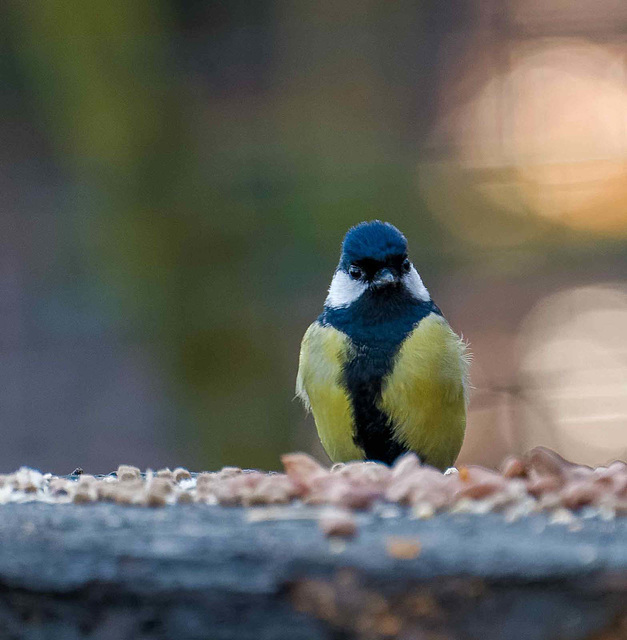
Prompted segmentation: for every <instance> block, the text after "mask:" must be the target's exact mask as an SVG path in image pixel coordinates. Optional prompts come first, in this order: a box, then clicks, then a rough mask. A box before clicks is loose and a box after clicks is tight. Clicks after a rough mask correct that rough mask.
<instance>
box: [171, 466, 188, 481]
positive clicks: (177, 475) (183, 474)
mask: <svg viewBox="0 0 627 640" xmlns="http://www.w3.org/2000/svg"><path fill="white" fill-rule="evenodd" d="M173 473H174V479H175V480H176V481H177V482H180V481H181V480H190V479H191V477H192V474H191V473H190V472H189V471H188V470H187V469H183V467H177V468H176V469H174V472H173Z"/></svg>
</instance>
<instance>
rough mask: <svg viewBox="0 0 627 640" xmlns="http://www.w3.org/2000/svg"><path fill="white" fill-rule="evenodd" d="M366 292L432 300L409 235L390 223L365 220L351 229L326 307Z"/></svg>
mask: <svg viewBox="0 0 627 640" xmlns="http://www.w3.org/2000/svg"><path fill="white" fill-rule="evenodd" d="M365 293H367V294H368V295H371V296H373V297H379V296H380V297H382V298H384V297H385V298H387V297H389V296H390V295H394V294H404V295H406V294H409V295H411V296H413V297H414V298H416V299H418V300H422V301H424V302H426V301H428V300H430V296H429V292H428V291H427V289H426V287H425V286H424V284H423V283H422V280H421V278H420V276H419V275H418V272H417V271H416V269H415V267H414V265H413V264H412V263H411V261H410V260H409V257H408V255H407V240H406V238H405V236H404V235H403V234H402V233H401V232H400V231H399V230H398V229H397V228H396V227H394V226H393V225H391V224H390V223H388V222H380V221H379V220H375V221H373V222H362V223H361V224H358V225H357V226H355V227H352V228H351V229H349V230H348V232H347V234H346V236H345V237H344V242H343V243H342V255H341V257H340V263H339V264H338V267H337V269H336V270H335V274H334V275H333V280H332V281H331V286H330V287H329V295H328V296H327V299H326V302H325V306H326V307H330V308H338V307H347V306H349V305H351V304H352V303H353V302H355V301H356V300H358V299H359V298H361V296H362V295H363V294H365Z"/></svg>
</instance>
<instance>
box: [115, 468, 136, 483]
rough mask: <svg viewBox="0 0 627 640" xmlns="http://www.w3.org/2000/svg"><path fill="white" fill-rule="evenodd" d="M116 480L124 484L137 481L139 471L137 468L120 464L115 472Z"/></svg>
mask: <svg viewBox="0 0 627 640" xmlns="http://www.w3.org/2000/svg"><path fill="white" fill-rule="evenodd" d="M117 476H118V480H119V481H120V482H126V481H128V480H138V479H139V478H141V471H140V470H139V469H138V468H137V467H132V466H130V465H127V464H121V465H120V466H119V467H118V471H117Z"/></svg>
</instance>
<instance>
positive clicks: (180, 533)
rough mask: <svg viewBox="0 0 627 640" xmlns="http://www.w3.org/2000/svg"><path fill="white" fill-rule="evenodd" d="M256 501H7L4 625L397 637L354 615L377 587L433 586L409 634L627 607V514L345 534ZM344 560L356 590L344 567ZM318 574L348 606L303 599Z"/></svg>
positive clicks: (170, 634)
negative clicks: (413, 548)
mask: <svg viewBox="0 0 627 640" xmlns="http://www.w3.org/2000/svg"><path fill="white" fill-rule="evenodd" d="M286 509H290V510H291V513H293V514H295V515H297V516H307V515H312V514H313V513H314V512H313V511H312V509H311V508H306V507H286ZM248 513H249V510H247V509H242V508H224V507H210V506H199V505H178V506H172V507H166V508H162V509H147V508H138V507H121V506H118V505H113V504H93V505H81V506H78V505H76V506H75V505H46V504H37V503H26V504H8V505H5V506H2V507H0V629H5V630H6V635H4V636H3V635H2V634H0V638H4V637H7V638H29V639H30V638H33V639H34V638H57V637H59V638H64V639H66V638H67V639H71V638H101V637H102V638H105V637H108V638H116V639H117V640H125V638H129V639H130V638H140V639H146V640H149V639H150V640H152V639H154V640H158V639H161V638H163V639H165V638H174V637H176V638H177V639H179V640H185V639H187V638H190V639H192V638H205V637H206V638H225V639H226V638H235V639H237V640H246V639H247V638H251V640H252V639H253V638H254V639H255V640H259V639H264V638H290V639H291V638H294V639H297V638H303V639H310V638H311V639H312V640H313V639H318V638H333V639H337V638H349V637H362V636H363V637H374V638H378V637H390V636H385V635H376V633H375V631H373V633H375V635H370V636H368V635H367V634H366V635H364V631H363V629H361V630H360V629H358V628H357V627H358V625H357V623H355V622H354V621H353V620H352V619H351V616H352V617H353V618H354V617H355V616H360V615H362V613H368V611H367V610H368V607H369V606H371V605H369V604H368V603H369V602H371V601H372V597H373V594H377V597H379V596H380V597H382V598H384V599H385V600H386V602H387V603H388V605H389V607H391V608H392V609H394V607H395V603H396V602H400V599H401V598H402V597H404V596H405V595H406V594H426V595H428V597H429V598H431V599H432V600H434V601H435V602H437V605H438V609H439V611H440V613H441V614H442V615H440V613H438V616H436V617H431V618H430V617H429V615H427V616H426V618H425V619H420V618H419V617H418V618H416V619H414V618H412V619H411V620H406V619H401V623H402V624H401V628H402V629H403V631H402V632H403V633H405V634H406V637H407V638H411V637H419V636H418V635H416V634H418V633H427V632H431V631H433V632H436V631H437V632H438V633H443V634H445V635H444V637H450V638H463V639H466V638H468V639H471V640H474V639H477V640H489V639H490V638H494V639H497V640H500V639H501V638H502V639H503V640H505V638H507V640H527V639H529V640H549V639H553V638H555V639H557V638H560V639H562V640H582V639H584V638H588V637H590V636H591V634H592V633H594V632H597V631H599V630H602V629H607V628H610V627H611V625H612V624H618V623H615V622H614V621H615V620H616V619H617V617H620V616H621V615H627V604H626V603H627V518H622V519H621V518H618V519H616V520H611V521H603V520H600V519H580V520H578V521H577V522H576V523H575V524H574V525H573V526H570V527H569V526H567V525H555V524H553V525H552V524H549V520H548V519H547V518H546V517H545V516H542V515H533V516H530V517H527V518H523V519H520V520H517V521H516V522H512V523H510V522H507V521H506V520H505V519H504V518H503V517H502V516H501V515H499V514H488V515H470V514H469V515H465V514H456V515H449V514H446V515H439V516H437V517H435V518H432V519H430V520H412V519H410V518H409V516H408V514H407V513H402V515H401V516H400V517H397V518H381V517H379V516H378V515H376V514H372V513H363V514H358V515H357V519H358V523H359V532H358V535H357V536H356V537H355V538H354V539H353V540H349V541H347V542H346V544H345V546H344V548H342V546H343V545H339V546H338V544H337V543H333V542H330V541H329V540H328V539H326V538H325V537H324V536H323V535H322V533H321V532H320V531H319V529H318V526H317V523H316V522H315V520H313V519H295V520H284V519H279V520H265V521H260V522H249V521H248V518H247V514H248ZM392 538H403V539H405V538H410V539H416V540H418V541H419V543H420V553H419V555H418V556H417V557H416V558H413V559H408V560H403V559H399V558H395V557H392V556H391V555H390V553H389V549H388V544H389V541H390V539H392ZM347 568H349V569H350V570H351V576H352V578H351V580H353V583H352V584H353V587H354V588H353V589H352V591H353V592H354V593H353V594H352V595H350V597H349V600H350V602H349V601H346V597H348V596H347V594H344V595H342V593H341V589H342V587H341V580H340V582H338V576H340V577H341V576H342V575H343V574H342V571H344V570H346V569H347ZM311 581H313V584H314V586H316V585H317V587H316V588H317V589H320V588H328V590H329V593H331V594H332V597H333V598H335V599H336V603H339V605H342V603H343V602H344V604H345V605H346V606H345V607H344V608H345V609H346V612H347V613H346V616H343V614H342V611H340V612H339V613H337V614H333V615H327V614H326V612H325V611H324V610H322V611H320V610H319V607H318V608H317V607H316V605H315V602H314V603H312V605H311V607H310V608H309V609H307V606H308V605H307V606H306V607H305V608H306V609H307V613H302V612H299V611H297V610H296V608H295V606H294V605H295V603H296V604H297V605H298V602H297V601H296V600H295V595H294V594H295V593H298V588H299V586H301V587H302V586H303V585H305V586H306V585H307V584H308V583H309V582H311ZM477 584H480V585H481V588H480V589H479V591H478V592H477V590H476V589H474V587H473V588H470V587H469V588H468V589H467V588H466V587H467V586H468V585H470V586H472V585H475V586H476V585H477ZM325 585H326V586H325ZM338 585H339V586H338ZM314 591H315V590H314ZM349 591H350V589H349ZM305 592H306V591H305ZM355 594H356V595H355ZM468 594H470V595H468ZM351 598H352V600H351ZM314 599H315V597H314ZM301 600H302V593H301ZM339 605H338V606H339ZM342 606H344V605H342ZM342 606H340V609H341V608H342ZM298 608H300V609H301V610H302V609H303V607H302V602H301V606H300V607H298ZM394 615H395V616H396V617H397V618H399V616H400V617H401V618H402V615H403V614H401V613H398V612H396V613H394ZM410 617H411V616H410ZM399 633H400V632H399ZM412 633H413V634H414V635H411V634H412ZM103 634H104V635H103ZM407 634H410V635H407ZM403 637H405V636H403ZM617 637H618V636H617Z"/></svg>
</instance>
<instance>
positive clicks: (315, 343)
mask: <svg viewBox="0 0 627 640" xmlns="http://www.w3.org/2000/svg"><path fill="white" fill-rule="evenodd" d="M351 350H352V346H351V343H350V340H349V338H348V336H346V334H344V333H342V332H341V331H338V330H337V329H334V328H333V327H330V326H325V325H322V324H320V323H319V322H318V321H316V322H314V323H313V324H312V325H311V326H310V327H309V329H307V332H306V333H305V336H304V337H303V342H302V345H301V349H300V361H299V367H298V376H297V379H296V395H297V396H298V397H299V398H300V399H301V400H302V401H303V403H304V404H305V406H306V407H307V409H309V410H310V411H311V412H312V413H313V415H314V419H315V421H316V427H317V429H318V435H319V436H320V440H321V441H322V445H323V446H324V448H325V450H326V452H327V454H328V455H329V457H330V458H331V460H333V461H334V462H338V461H345V460H356V459H361V458H363V452H362V451H361V449H359V448H358V447H357V445H355V443H354V441H353V435H354V427H353V414H352V406H351V401H350V396H349V394H348V391H347V389H346V387H345V386H344V383H343V366H344V363H345V362H346V361H347V359H348V358H349V357H350V353H351Z"/></svg>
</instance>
